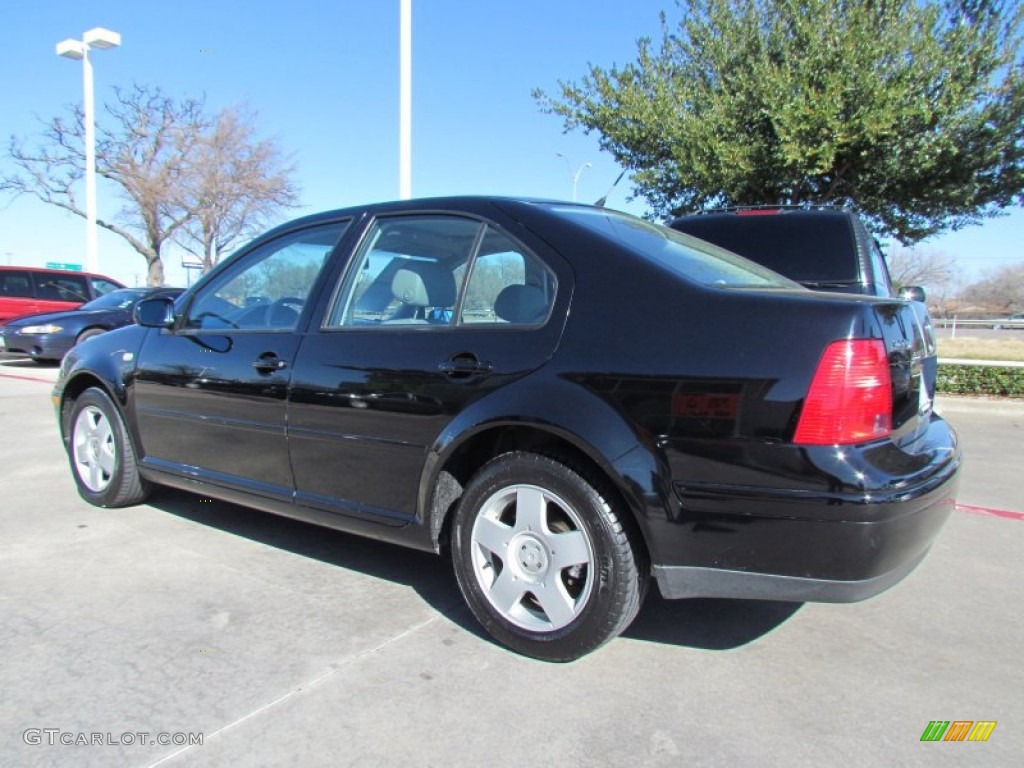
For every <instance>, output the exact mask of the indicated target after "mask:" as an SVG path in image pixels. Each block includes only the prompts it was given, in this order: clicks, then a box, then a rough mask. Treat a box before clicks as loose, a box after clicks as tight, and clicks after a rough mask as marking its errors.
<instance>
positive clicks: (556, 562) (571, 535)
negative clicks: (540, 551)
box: [546, 531, 590, 572]
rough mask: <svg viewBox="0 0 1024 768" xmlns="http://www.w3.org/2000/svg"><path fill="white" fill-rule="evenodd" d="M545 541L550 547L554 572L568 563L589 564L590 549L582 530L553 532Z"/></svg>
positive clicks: (565, 566) (567, 565)
mask: <svg viewBox="0 0 1024 768" xmlns="http://www.w3.org/2000/svg"><path fill="white" fill-rule="evenodd" d="M546 541H547V544H548V546H549V548H550V549H551V566H552V569H553V570H555V571H556V572H557V571H561V570H562V569H563V568H568V567H569V566H570V565H578V564H580V563H586V564H588V565H589V564H590V550H589V549H587V539H586V537H585V536H584V535H583V533H582V532H580V531H567V532H566V533H553V534H551V535H549V536H548V537H547V539H546Z"/></svg>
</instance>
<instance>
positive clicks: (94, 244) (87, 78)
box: [57, 27, 121, 272]
mask: <svg viewBox="0 0 1024 768" xmlns="http://www.w3.org/2000/svg"><path fill="white" fill-rule="evenodd" d="M120 44H121V35H119V34H118V33H117V32H111V31H110V30H109V29H104V28H103V27H94V28H93V29H90V30H89V31H88V32H86V33H85V34H84V35H82V39H81V40H74V39H72V38H70V37H69V38H68V39H67V40H62V41H61V42H59V43H57V55H58V56H65V57H67V58H69V59H81V60H82V92H83V101H84V102H85V252H86V265H87V269H88V271H89V272H98V271H99V237H98V235H97V229H96V121H95V117H94V116H93V91H92V62H91V61H90V60H89V51H91V50H92V49H93V48H99V49H100V50H103V49H106V48H116V47H117V46H119V45H120Z"/></svg>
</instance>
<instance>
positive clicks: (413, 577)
mask: <svg viewBox="0 0 1024 768" xmlns="http://www.w3.org/2000/svg"><path fill="white" fill-rule="evenodd" d="M148 503H149V504H150V505H151V506H153V507H155V508H157V509H159V510H161V511H164V512H168V513H170V514H172V515H175V516H177V517H180V518H183V519H185V520H190V521H192V522H194V523H198V524H199V525H204V526H208V527H210V528H215V529H217V530H220V531H223V532H225V533H229V534H231V535H233V536H241V537H244V538H246V539H249V540H251V541H256V542H259V543H261V544H266V545H268V546H271V547H275V548H278V549H282V550H285V551H287V552H292V553H294V554H296V555H301V556H302V557H308V558H312V559H315V560H319V561H320V562H323V563H328V564H330V565H335V566H338V567H339V568H344V569H346V570H351V571H357V572H359V573H362V574H365V575H368V576H373V577H375V578H378V579H383V580H386V581H391V582H394V583H398V584H405V585H407V586H409V587H410V588H411V589H413V590H414V591H415V592H416V593H417V594H418V595H419V596H420V597H421V598H423V600H424V601H425V602H426V603H427V604H428V605H430V606H431V607H432V608H433V609H434V610H436V611H437V612H438V613H440V614H441V615H443V616H444V617H445V618H447V619H448V620H449V621H451V622H452V623H454V624H456V625H458V626H459V627H461V628H462V629H464V630H466V631H467V632H470V633H472V634H473V635H476V636H477V637H479V638H481V639H483V640H486V641H487V642H490V643H494V641H493V640H492V639H491V637H490V636H489V635H487V633H486V632H484V630H483V629H482V627H480V625H479V624H478V623H477V622H476V620H475V619H474V618H473V615H472V614H471V613H470V611H469V608H468V607H466V604H465V602H464V601H463V599H462V595H461V594H460V593H459V588H458V585H457V584H456V582H455V575H454V573H453V572H452V569H451V566H450V564H449V563H448V561H447V560H446V559H445V558H442V557H438V556H436V555H433V554H431V553H429V552H420V551H417V550H412V549H405V548H402V547H399V546H398V545H394V544H385V543H382V542H379V541H374V540H373V539H368V538H364V537H362V536H355V535H353V534H348V533H343V532H341V531H335V530H332V529H329V528H324V527H322V526H317V525H313V524H311V523H304V522H300V521H298V520H292V519H290V518H287V517H282V516H280V515H274V514H270V513H268V512H260V511H258V510H254V509H249V508H247V507H242V506H238V505H236V504H230V503H228V502H224V501H215V502H214V503H212V504H210V503H208V502H206V500H204V499H201V498H200V497H199V496H197V495H195V494H192V493H188V492H186V491H179V490H176V489H171V488H160V487H157V488H155V489H154V491H153V495H152V496H151V497H150V499H149V502H148ZM800 606H801V604H800V603H781V602H772V601H764V600H712V599H693V600H665V599H664V598H662V597H661V595H660V594H658V588H657V585H656V584H654V583H653V582H652V584H651V588H650V592H649V593H648V596H647V600H646V601H645V603H644V605H643V607H642V608H641V610H640V614H639V616H637V618H636V620H635V621H634V622H633V624H632V625H631V626H630V627H629V628H628V629H627V630H626V631H625V632H624V633H623V636H624V637H628V638H632V639H634V640H643V641H647V642H653V643H661V644H666V645H677V646H684V647H690V648H697V649H702V650H727V649H730V648H736V647H739V646H742V645H746V644H747V643H750V642H753V641H754V640H756V639H758V638H759V637H761V636H763V635H765V634H767V633H768V632H770V631H771V630H773V629H775V627H777V626H779V625H780V624H782V623H783V622H784V621H785V620H786V619H788V618H789V617H790V616H792V615H793V614H794V613H795V612H796V611H797V610H799V608H800ZM495 644H496V643H495Z"/></svg>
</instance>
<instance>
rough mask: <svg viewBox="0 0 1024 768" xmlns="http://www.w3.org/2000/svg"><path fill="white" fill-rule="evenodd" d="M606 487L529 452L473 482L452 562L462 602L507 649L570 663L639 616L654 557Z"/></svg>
mask: <svg viewBox="0 0 1024 768" xmlns="http://www.w3.org/2000/svg"><path fill="white" fill-rule="evenodd" d="M603 488H604V484H603V483H602V482H601V479H600V478H585V477H584V476H583V475H581V474H580V473H577V472H576V471H574V470H573V469H571V468H570V467H569V466H567V465H566V464H564V463H562V462H559V461H556V460H554V459H551V458H548V457H547V456H540V455H537V454H532V453H523V452H514V453H505V454H502V455H500V456H497V457H495V458H494V459H492V460H491V461H489V462H488V463H487V464H486V465H484V466H483V467H482V468H481V469H480V471H479V472H478V473H477V474H476V475H475V476H474V477H473V479H472V480H471V481H470V482H469V484H468V486H467V487H466V491H465V493H464V494H463V496H462V498H461V499H460V500H459V505H458V508H457V510H456V512H455V515H456V517H455V520H454V522H453V526H452V561H453V565H454V569H455V575H456V578H457V580H458V583H459V589H461V591H462V595H463V597H464V598H465V600H466V602H467V603H468V604H469V607H470V609H471V610H472V611H473V614H474V615H475V616H476V618H477V620H478V621H479V622H480V623H481V624H482V625H483V627H484V629H486V630H487V632H488V633H490V635H491V636H492V637H494V638H495V639H496V640H497V641H498V642H499V643H501V644H503V645H505V646H507V647H509V648H511V649H513V650H515V651H518V652H519V653H522V654H524V655H527V656H532V657H534V658H537V659H543V660H545V661H572V660H574V659H578V658H580V657H581V656H584V655H586V654H587V653H589V652H591V651H593V650H594V649H596V648H598V647H600V646H601V645H603V644H604V643H606V642H608V641H609V640H611V639H612V638H614V637H616V636H618V635H619V634H620V633H621V632H622V631H623V630H624V629H625V628H626V627H627V626H629V624H630V622H632V621H633V619H634V618H635V617H636V614H637V612H638V611H639V610H640V603H641V600H642V597H643V595H644V594H645V592H646V583H647V579H648V566H647V559H646V555H645V553H644V550H643V547H642V546H641V545H640V543H639V542H636V543H634V541H633V539H634V535H633V534H632V533H631V530H630V529H629V527H628V526H627V525H624V520H623V518H622V515H623V514H626V513H625V512H624V511H620V510H616V509H614V508H613V506H612V504H610V503H609V501H608V499H611V498H613V494H611V493H608V492H604V493H602V490H601V489H603ZM521 508H522V511H521ZM531 510H532V512H531ZM538 521H539V523H538Z"/></svg>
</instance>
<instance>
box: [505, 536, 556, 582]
mask: <svg viewBox="0 0 1024 768" xmlns="http://www.w3.org/2000/svg"><path fill="white" fill-rule="evenodd" d="M509 554H510V555H511V559H512V560H513V561H514V562H515V564H516V565H517V566H518V568H517V570H518V571H519V572H520V573H522V574H523V576H525V577H526V578H528V579H535V578H537V577H538V576H543V575H544V573H546V572H547V570H548V564H549V563H550V557H549V555H548V550H547V547H545V546H544V544H542V543H541V541H540V540H539V539H537V538H536V537H535V536H533V535H532V534H528V533H527V534H522V535H520V536H516V537H515V538H514V539H513V540H512V542H511V543H510V544H509Z"/></svg>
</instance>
